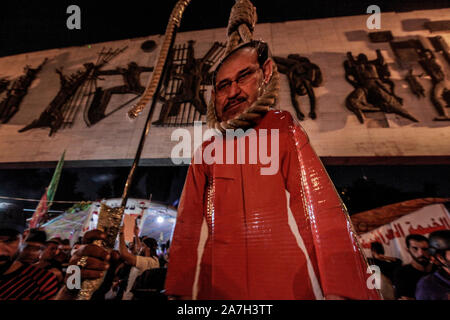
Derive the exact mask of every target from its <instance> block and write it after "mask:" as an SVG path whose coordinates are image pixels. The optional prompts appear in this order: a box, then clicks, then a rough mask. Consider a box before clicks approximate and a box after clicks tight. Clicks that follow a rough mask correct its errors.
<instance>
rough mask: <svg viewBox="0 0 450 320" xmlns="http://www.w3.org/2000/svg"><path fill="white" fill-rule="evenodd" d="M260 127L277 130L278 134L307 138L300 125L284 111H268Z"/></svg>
mask: <svg viewBox="0 0 450 320" xmlns="http://www.w3.org/2000/svg"><path fill="white" fill-rule="evenodd" d="M261 127H267V128H270V129H279V131H280V134H296V135H304V136H306V137H307V134H306V131H305V130H304V129H303V127H302V126H301V125H300V123H299V122H298V121H296V120H294V117H293V116H292V115H291V113H290V112H289V111H286V110H270V111H269V112H267V114H266V116H265V117H264V119H263V122H262V123H261Z"/></svg>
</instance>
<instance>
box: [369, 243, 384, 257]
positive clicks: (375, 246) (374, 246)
mask: <svg viewBox="0 0 450 320" xmlns="http://www.w3.org/2000/svg"><path fill="white" fill-rule="evenodd" d="M370 250H372V251H374V252H375V253H377V254H384V247H383V245H382V244H381V243H379V242H377V241H375V242H372V243H371V244H370Z"/></svg>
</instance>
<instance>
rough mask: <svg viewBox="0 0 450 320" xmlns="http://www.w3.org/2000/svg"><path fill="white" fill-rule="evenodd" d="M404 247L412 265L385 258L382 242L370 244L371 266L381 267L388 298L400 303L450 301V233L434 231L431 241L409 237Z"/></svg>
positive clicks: (419, 237)
mask: <svg viewBox="0 0 450 320" xmlns="http://www.w3.org/2000/svg"><path fill="white" fill-rule="evenodd" d="M405 242H406V243H405V244H406V248H407V251H408V253H409V255H410V256H411V262H410V263H408V264H402V260H400V259H398V258H393V257H389V256H386V255H385V252H384V247H383V245H382V244H381V243H380V242H372V243H371V252H372V258H371V259H369V264H371V265H376V266H378V267H379V268H380V271H381V274H382V282H383V285H382V288H381V290H382V292H383V294H384V297H385V298H389V299H399V300H449V299H450V230H440V231H435V232H433V233H431V234H430V235H429V237H428V238H426V237H424V236H423V235H419V234H410V235H408V236H407V237H406V239H405Z"/></svg>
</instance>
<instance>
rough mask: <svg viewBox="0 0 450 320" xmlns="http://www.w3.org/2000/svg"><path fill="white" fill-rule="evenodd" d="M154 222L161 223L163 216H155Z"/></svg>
mask: <svg viewBox="0 0 450 320" xmlns="http://www.w3.org/2000/svg"><path fill="white" fill-rule="evenodd" d="M156 222H158V223H163V222H164V218H163V217H158V218H156Z"/></svg>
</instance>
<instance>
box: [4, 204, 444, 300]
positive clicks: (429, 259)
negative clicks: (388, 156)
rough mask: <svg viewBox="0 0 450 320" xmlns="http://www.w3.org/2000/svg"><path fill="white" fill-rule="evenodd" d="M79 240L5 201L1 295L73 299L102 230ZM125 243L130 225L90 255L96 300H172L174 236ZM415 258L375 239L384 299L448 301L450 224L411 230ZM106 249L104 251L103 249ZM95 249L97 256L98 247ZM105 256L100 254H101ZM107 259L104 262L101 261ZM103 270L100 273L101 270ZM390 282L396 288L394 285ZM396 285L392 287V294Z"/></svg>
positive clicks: (375, 261) (373, 248)
mask: <svg viewBox="0 0 450 320" xmlns="http://www.w3.org/2000/svg"><path fill="white" fill-rule="evenodd" d="M86 235H87V236H85V237H84V238H83V239H79V241H77V242H76V243H74V244H73V245H71V244H70V241H69V240H68V239H60V238H56V237H53V238H50V239H47V234H46V232H45V231H44V230H42V229H26V221H25V218H24V215H23V212H22V210H21V208H20V207H19V206H17V205H14V204H8V203H1V204H0V300H49V299H72V298H74V295H73V292H75V293H76V292H77V291H76V290H75V291H73V292H72V293H71V294H69V295H67V292H68V291H69V290H68V289H67V278H68V274H66V271H67V268H68V266H69V265H80V264H79V263H75V261H79V259H78V258H79V256H80V255H85V254H86V252H87V251H89V249H91V250H90V251H92V246H93V245H89V243H90V240H92V239H94V238H96V237H98V236H96V235H95V231H94V232H89V233H87V234H86ZM133 239H134V240H133V241H132V242H129V243H128V244H127V243H126V242H125V237H124V231H123V228H122V229H121V230H120V232H119V248H118V249H119V250H117V251H113V252H111V253H110V254H109V257H107V258H105V257H103V260H101V259H99V260H96V261H97V262H94V260H92V261H90V262H89V264H90V266H89V268H86V270H85V273H87V272H91V275H90V276H87V274H85V275H84V276H83V278H84V279H87V278H89V277H91V278H95V277H98V276H99V275H100V274H101V272H105V278H104V282H103V284H102V286H101V287H100V288H99V289H98V290H97V291H96V292H95V294H94V296H93V297H92V299H101V300H141V299H167V297H166V296H165V295H164V280H165V275H166V270H167V265H168V261H169V258H168V254H169V245H170V242H167V243H163V244H161V245H159V244H158V242H157V241H156V240H155V239H154V238H150V237H146V236H139V229H138V227H137V226H135V228H134V238H133ZM406 247H407V250H408V252H409V254H410V256H411V263H409V264H402V261H401V260H400V259H398V258H393V257H389V256H386V255H385V252H384V247H383V245H382V244H381V243H379V242H373V243H372V244H371V252H372V258H371V259H369V263H370V264H371V265H377V266H378V267H379V268H380V271H381V273H382V277H383V289H382V291H383V294H384V298H388V299H389V298H391V299H400V300H413V299H417V300H448V299H449V296H450V265H449V260H450V230H441V231H436V232H433V233H431V234H430V235H429V237H428V238H426V237H424V236H422V235H417V234H411V235H408V236H407V237H406ZM99 252H100V251H99ZM90 256H91V257H92V256H96V254H95V253H91V254H90ZM97 256H100V255H99V254H97ZM100 261H103V262H100ZM94 270H97V271H98V274H97V273H95V272H94ZM386 288H388V289H386ZM389 290H391V291H392V294H389Z"/></svg>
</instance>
